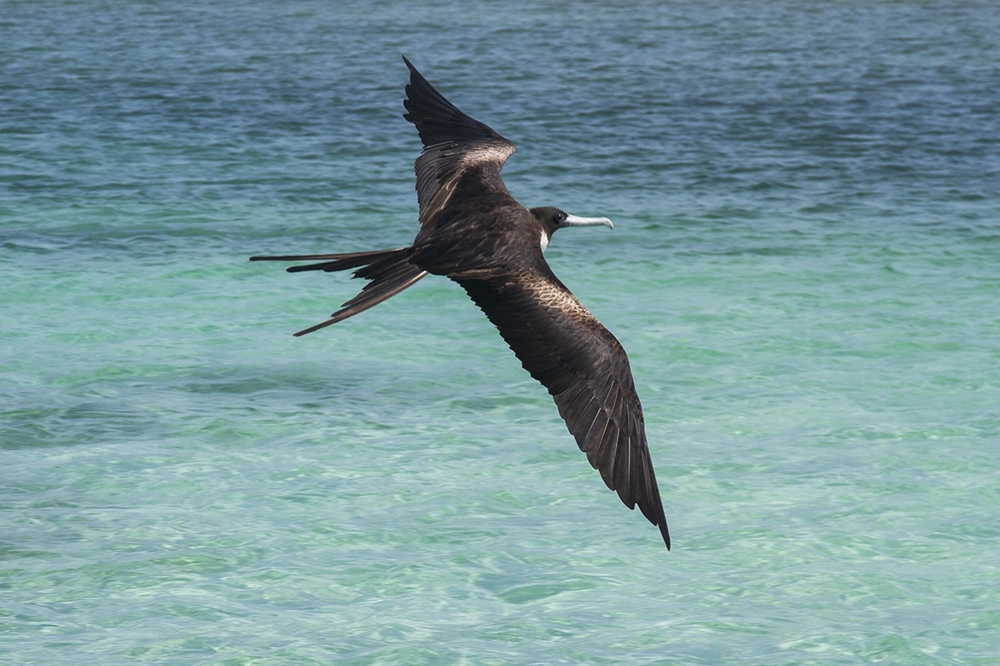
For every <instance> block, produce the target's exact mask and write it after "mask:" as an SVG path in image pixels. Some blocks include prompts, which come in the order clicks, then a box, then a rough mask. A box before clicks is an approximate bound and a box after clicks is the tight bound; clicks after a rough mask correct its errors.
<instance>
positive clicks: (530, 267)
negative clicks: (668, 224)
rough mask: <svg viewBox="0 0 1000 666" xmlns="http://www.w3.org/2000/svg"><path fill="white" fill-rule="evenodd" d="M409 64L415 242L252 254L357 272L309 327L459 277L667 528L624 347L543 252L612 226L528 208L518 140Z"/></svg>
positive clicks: (594, 461)
mask: <svg viewBox="0 0 1000 666" xmlns="http://www.w3.org/2000/svg"><path fill="white" fill-rule="evenodd" d="M403 61H404V62H405V63H406V66H407V67H408V68H409V70H410V83H409V85H407V86H406V100H404V102H403V104H404V106H405V107H406V110H407V111H408V113H406V114H404V115H403V117H404V118H406V119H407V120H409V121H410V122H411V123H413V124H414V125H416V127H417V132H418V133H419V134H420V140H421V141H422V142H423V144H424V149H423V152H422V153H421V154H420V157H418V158H417V161H416V166H415V169H416V172H417V200H418V202H419V204H420V231H419V232H418V233H417V237H416V238H415V239H414V241H413V245H411V246H410V247H404V248H398V249H394V250H379V251H375V252H352V253H347V254H316V255H296V256H289V255H286V256H266V257H250V260H251V261H264V260H267V261H312V262H318V263H310V264H307V265H303V266H293V267H291V268H289V269H288V270H289V271H290V272H297V271H315V270H322V271H327V272H330V271H342V270H347V269H351V268H353V269H356V270H355V271H354V276H355V277H361V278H365V279H366V280H368V281H369V282H368V284H367V285H365V287H364V288H363V289H362V290H361V292H360V293H359V294H358V295H357V296H355V297H354V298H352V299H351V300H349V301H347V302H346V303H344V305H343V306H342V307H341V309H340V310H338V311H337V312H335V313H333V315H332V316H331V318H330V319H327V320H326V321H324V322H322V323H320V324H316V325H315V326H312V327H310V328H307V329H305V330H302V331H299V332H298V333H296V334H295V335H305V334H306V333H311V332H313V331H316V330H319V329H321V328H323V327H325V326H329V325H331V324H335V323H337V322H338V321H342V320H344V319H347V318H348V317H351V316H353V315H356V314H358V313H359V312H363V311H365V310H367V309H368V308H370V307H373V306H375V305H378V304H379V303H381V302H382V301H384V300H386V299H387V298H390V297H391V296H394V295H396V294H398V293H399V292H401V291H403V290H404V289H406V288H407V287H409V286H410V285H412V284H414V283H415V282H417V281H418V280H420V279H421V278H422V277H424V276H425V275H427V274H428V273H433V274H435V275H444V276H446V277H449V278H451V279H452V280H454V281H455V282H457V283H458V284H460V285H462V287H463V288H464V289H465V291H466V292H468V294H469V296H470V297H471V298H472V300H473V301H475V302H476V304H477V305H478V306H479V307H480V308H482V310H483V312H485V313H486V316H487V317H488V318H489V320H490V321H491V322H493V324H494V325H495V326H496V327H497V329H498V330H499V331H500V335H501V336H503V339H504V340H506V341H507V344H508V345H510V348H511V349H512V350H513V351H514V353H515V354H516V355H517V357H518V358H519V359H520V360H521V364H522V365H523V366H524V369H525V370H527V371H528V372H529V373H531V376H532V377H534V378H535V379H537V380H538V381H539V382H541V383H542V384H543V385H544V386H545V388H547V389H548V390H549V393H550V394H551V395H552V398H553V400H555V403H556V405H557V406H558V408H559V414H560V415H561V416H562V417H563V419H564V420H565V421H566V426H567V427H568V428H569V431H570V432H571V433H572V434H573V436H574V437H575V438H576V443H577V444H578V445H579V446H580V449H581V450H582V451H584V452H586V454H587V459H588V460H589V461H590V464H591V465H593V466H594V468H596V469H598V470H599V471H600V472H601V477H602V478H603V479H604V483H606V484H607V486H608V488H610V489H612V490H614V491H617V492H618V496H619V497H620V498H621V500H622V502H624V503H625V505H626V506H628V508H630V509H634V508H635V507H636V505H638V507H639V510H640V511H642V513H643V515H644V516H646V518H648V519H649V521H650V522H651V523H653V524H654V525H657V526H659V528H660V534H661V535H662V536H663V541H664V542H665V543H666V545H667V548H668V549H669V548H670V534H669V533H668V532H667V520H666V518H665V517H664V515H663V504H662V503H661V501H660V492H659V489H658V488H657V486H656V477H655V476H654V474H653V464H652V462H651V461H650V458H649V447H648V446H647V444H646V430H645V425H644V423H643V418H642V405H640V404H639V396H638V395H636V391H635V384H634V383H633V381H632V371H631V370H630V368H629V363H628V357H627V356H626V355H625V350H624V349H623V348H622V346H621V344H619V342H618V340H617V339H615V336H613V335H612V334H611V333H610V332H609V331H608V330H607V329H606V328H604V327H603V326H602V325H601V323H600V322H599V321H597V319H596V318H595V317H594V316H593V315H592V314H590V312H588V311H587V309H586V308H584V307H583V305H581V304H580V301H578V300H577V299H576V298H575V297H574V296H573V294H571V293H570V291H569V289H567V288H566V286H565V285H564V284H563V283H562V282H560V281H559V278H557V277H556V276H555V274H554V273H553V272H552V269H550V268H549V265H548V263H546V261H545V258H544V257H543V256H542V252H543V251H544V250H545V247H546V246H547V245H548V244H549V241H550V240H551V238H552V234H554V233H555V232H556V230H558V229H562V228H564V227H572V226H584V225H606V226H608V227H610V226H612V225H611V221H610V220H608V219H606V218H603V217H601V218H581V217H575V216H573V215H568V214H567V213H564V212H563V211H561V210H559V209H558V208H549V207H544V208H532V209H530V210H529V209H527V208H525V207H524V206H522V205H521V204H519V203H518V202H517V201H516V200H515V199H514V197H512V196H511V195H510V193H509V192H508V191H507V187H506V186H505V185H504V182H503V180H502V179H501V178H500V170H501V169H502V168H503V165H504V162H506V161H507V158H508V157H510V156H511V154H512V153H513V152H514V144H512V143H511V142H510V141H508V140H507V139H505V138H503V137H502V136H500V135H499V134H497V133H496V132H494V131H493V130H492V129H491V128H489V127H487V126H486V125H484V124H483V123H481V122H479V121H477V120H474V119H473V118H471V117H469V116H467V115H466V114H464V113H462V112H461V111H459V110H458V108H456V107H455V106H454V105H453V104H452V103H451V102H449V101H448V100H446V99H445V98H444V97H443V96H442V95H441V93H439V92H438V91H437V90H435V89H434V88H433V87H432V86H431V84H430V83H428V82H427V79H425V78H424V77H423V76H422V75H421V74H420V72H418V71H417V70H416V68H415V67H414V66H413V65H412V64H411V63H410V61H409V60H407V59H406V58H403Z"/></svg>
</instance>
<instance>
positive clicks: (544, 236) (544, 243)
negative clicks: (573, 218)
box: [542, 231, 549, 252]
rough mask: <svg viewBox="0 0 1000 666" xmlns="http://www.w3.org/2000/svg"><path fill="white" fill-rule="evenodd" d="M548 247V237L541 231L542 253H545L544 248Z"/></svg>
mask: <svg viewBox="0 0 1000 666" xmlns="http://www.w3.org/2000/svg"><path fill="white" fill-rule="evenodd" d="M548 246H549V235H548V234H547V233H545V232H544V231H543V232H542V252H545V248H547V247H548Z"/></svg>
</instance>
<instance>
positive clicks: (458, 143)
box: [403, 57, 514, 225]
mask: <svg viewBox="0 0 1000 666" xmlns="http://www.w3.org/2000/svg"><path fill="white" fill-rule="evenodd" d="M403 61H404V62H405V63H406V66H407V67H408V68H409V69H410V82H409V83H408V84H407V86H406V99H405V100H404V101H403V105H404V106H405V107H406V110H407V111H408V113H405V114H403V117H404V118H406V119H407V120H409V121H410V122H411V123H413V124H414V125H415V126H416V127H417V132H418V133H419V134H420V140H421V141H422V142H423V144H424V150H423V152H422V153H421V154H420V157H418V158H417V161H416V164H415V165H414V170H415V171H416V172H417V202H418V203H419V204H420V224H421V225H424V224H426V223H427V222H428V221H429V220H431V219H432V218H433V217H434V216H435V215H436V214H437V213H438V212H440V211H441V210H442V209H443V208H444V207H445V206H446V205H447V203H448V199H449V198H450V197H451V195H452V193H453V192H454V191H455V188H456V187H457V186H458V183H459V181H460V180H461V179H462V176H463V175H464V174H465V173H466V172H467V171H469V170H470V169H474V168H476V167H481V169H480V171H481V172H482V174H484V175H485V177H486V179H487V181H488V182H487V183H486V185H487V187H489V188H490V189H495V190H498V191H502V192H505V193H506V191H507V189H506V187H505V186H504V184H503V181H502V180H501V179H500V169H501V168H503V164H504V162H506V161H507V158H508V157H510V156H511V155H512V154H513V153H514V144H513V143H511V142H510V141H508V140H507V139H505V138H503V137H502V136H500V135H499V134H497V133H496V132H494V131H493V130H492V129H491V128H490V127H488V126H487V125H484V124H483V123H481V122H479V121H478V120H475V119H474V118H471V117H470V116H467V115H466V114H464V113H462V112H461V111H459V110H458V108H457V107H455V105H454V104H452V103H451V102H449V101H448V100H446V99H445V98H444V96H443V95H441V93H439V92H438V91H437V90H435V89H434V87H433V86H432V85H431V84H430V83H428V82H427V79H425V78H424V77H423V75H421V74H420V72H418V71H417V69H416V68H415V67H414V66H413V64H412V63H410V61H409V60H407V59H406V58H405V57H404V58H403Z"/></svg>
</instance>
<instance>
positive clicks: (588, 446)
mask: <svg viewBox="0 0 1000 666" xmlns="http://www.w3.org/2000/svg"><path fill="white" fill-rule="evenodd" d="M475 273H476V272H475V271H471V272H470V273H468V274H467V275H466V276H452V277H453V279H455V280H456V281H457V282H458V283H459V284H461V285H462V286H463V287H464V288H465V290H466V291H467V292H468V293H469V296H471V297H472V300H474V301H475V302H476V304H477V305H479V307H480V308H482V310H483V312H485V313H486V316H487V317H488V318H489V319H490V321H491V322H493V324H494V325H495V326H496V327H497V328H498V329H499V331H500V335H502V336H503V338H504V340H506V341H507V344H509V345H510V348H511V349H512V350H514V353H515V354H516V355H517V357H518V358H519V359H520V360H521V363H522V365H523V366H524V368H525V369H526V370H527V371H528V372H529V373H531V376H532V377H534V378H535V379H537V380H538V381H540V382H541V383H542V384H543V385H544V386H545V387H546V388H547V389H548V390H549V393H550V394H552V397H553V399H554V400H555V403H556V405H557V406H558V407H559V414H560V415H561V416H562V417H563V419H564V420H565V421H566V426H567V427H568V428H569V431H570V432H571V433H572V434H573V436H574V437H575V438H576V442H577V444H578V445H579V447H580V449H581V450H582V451H584V452H585V453H586V454H587V459H588V460H589V461H590V464H591V465H593V466H594V468H596V469H597V470H599V471H600V472H601V477H602V478H603V479H604V482H605V483H606V484H607V486H608V487H609V488H610V489H612V490H615V491H617V492H618V496H619V497H620V498H621V500H622V502H624V503H625V505H626V506H628V507H629V508H630V509H634V508H635V506H636V505H638V506H639V509H640V511H642V513H643V515H644V516H646V518H648V519H649V521H650V522H651V523H653V524H654V525H657V526H659V528H660V534H661V535H662V536H663V540H664V542H665V543H666V545H667V548H668V549H669V548H670V534H669V533H668V531H667V520H666V518H665V517H664V514H663V504H662V502H661V501H660V491H659V489H658V488H657V485H656V477H655V475H654V474H653V464H652V461H651V460H650V457H649V447H648V445H647V443H646V429H645V425H644V422H643V418H642V405H641V404H640V403H639V396H638V395H637V394H636V391H635V384H634V383H633V381H632V371H631V369H630V368H629V363H628V357H627V356H626V354H625V350H624V349H623V348H622V346H621V344H619V342H618V340H617V339H615V337H614V336H613V335H612V334H611V332H610V331H608V330H607V329H606V328H604V326H602V325H601V323H600V322H599V321H597V319H596V318H595V317H594V316H593V315H592V314H590V312H588V311H587V309H586V308H584V307H583V305H581V304H580V302H579V301H578V300H577V299H576V298H575V297H574V296H573V294H571V293H570V291H569V290H568V289H567V288H566V287H565V286H564V285H563V284H562V283H561V282H560V281H559V280H558V278H556V277H555V275H554V274H552V272H551V271H550V270H548V269H547V266H546V267H545V271H544V274H539V272H538V270H537V269H536V270H534V271H526V272H523V273H520V274H517V275H511V274H509V273H507V274H503V275H500V274H497V275H495V276H490V275H488V272H487V271H483V272H481V273H480V274H478V275H476V274H475Z"/></svg>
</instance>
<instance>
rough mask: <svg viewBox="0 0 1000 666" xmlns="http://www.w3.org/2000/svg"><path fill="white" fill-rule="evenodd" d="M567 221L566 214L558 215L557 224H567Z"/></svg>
mask: <svg viewBox="0 0 1000 666" xmlns="http://www.w3.org/2000/svg"><path fill="white" fill-rule="evenodd" d="M565 221H566V213H557V214H556V222H565Z"/></svg>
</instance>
